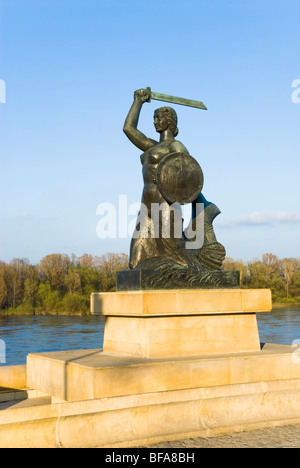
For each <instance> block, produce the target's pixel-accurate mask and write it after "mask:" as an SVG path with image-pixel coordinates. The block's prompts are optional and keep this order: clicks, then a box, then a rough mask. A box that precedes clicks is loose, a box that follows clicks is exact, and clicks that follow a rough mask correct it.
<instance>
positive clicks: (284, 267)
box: [223, 253, 300, 303]
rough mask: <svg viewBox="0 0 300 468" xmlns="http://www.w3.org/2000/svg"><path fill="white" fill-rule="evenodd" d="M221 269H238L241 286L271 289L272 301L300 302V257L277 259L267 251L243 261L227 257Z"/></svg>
mask: <svg viewBox="0 0 300 468" xmlns="http://www.w3.org/2000/svg"><path fill="white" fill-rule="evenodd" d="M223 269H224V270H239V271H240V272H241V286H242V288H249V289H257V288H267V289H271V291H272V297H273V302H277V303H278V302H279V303H300V258H284V259H279V258H278V257H277V256H276V255H273V254H271V253H268V254H265V255H263V256H262V259H261V260H252V261H251V262H248V263H244V262H243V261H242V260H238V261H236V260H233V259H232V258H228V257H227V258H226V259H225V261H224V263H223Z"/></svg>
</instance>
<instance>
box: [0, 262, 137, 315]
mask: <svg viewBox="0 0 300 468" xmlns="http://www.w3.org/2000/svg"><path fill="white" fill-rule="evenodd" d="M128 268H129V266H128V256H127V255H125V254H112V253H108V254H106V255H103V256H101V257H93V256H92V255H87V254H85V255H82V256H81V257H79V258H77V257H76V256H75V255H72V256H71V257H69V256H68V255H61V254H52V255H47V256H46V257H44V258H43V259H42V260H41V262H40V263H39V264H38V265H30V264H29V262H28V260H26V259H14V260H12V261H11V262H10V263H4V262H1V261H0V312H2V313H9V314H15V315H23V314H24V315H25V314H26V315H27V314H36V315H40V314H88V313H89V305H90V295H91V293H92V292H109V291H114V290H115V284H116V272H117V271H118V270H122V269H128Z"/></svg>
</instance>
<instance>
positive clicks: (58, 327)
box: [0, 316, 104, 365]
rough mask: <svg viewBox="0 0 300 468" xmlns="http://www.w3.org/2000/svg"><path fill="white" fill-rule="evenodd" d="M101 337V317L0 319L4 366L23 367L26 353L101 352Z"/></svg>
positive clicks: (102, 325)
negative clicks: (18, 365) (19, 365)
mask: <svg viewBox="0 0 300 468" xmlns="http://www.w3.org/2000/svg"><path fill="white" fill-rule="evenodd" d="M103 334H104V320H103V318H102V317H96V316H92V317H91V316H87V317H80V316H78V317H77V316H21V317H3V316H2V317H1V316H0V340H3V341H4V342H5V355H6V356H5V357H6V365H16V364H25V363H26V356H27V354H28V353H40V352H45V351H63V350H66V349H95V348H101V347H102V344H103ZM0 365H1V364H0Z"/></svg>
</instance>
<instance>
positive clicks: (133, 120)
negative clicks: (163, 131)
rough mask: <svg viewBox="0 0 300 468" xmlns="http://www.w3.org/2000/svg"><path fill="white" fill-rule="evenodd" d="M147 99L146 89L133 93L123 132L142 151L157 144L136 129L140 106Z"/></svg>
mask: <svg viewBox="0 0 300 468" xmlns="http://www.w3.org/2000/svg"><path fill="white" fill-rule="evenodd" d="M148 99H149V92H148V91H147V90H146V89H139V90H138V91H135V93H134V101H133V104H132V106H131V108H130V111H129V112H128V115H127V117H126V120H125V123H124V127H123V131H124V133H125V135H126V136H127V137H128V138H129V140H130V141H131V142H132V143H133V144H134V145H135V146H137V147H138V148H139V149H141V150H142V151H147V150H148V149H149V148H152V146H154V145H156V144H157V141H155V140H151V139H150V138H148V137H147V136H146V135H144V134H143V133H142V132H140V131H139V130H138V129H137V125H138V121H139V116H140V112H141V108H142V105H143V104H144V102H147V101H148Z"/></svg>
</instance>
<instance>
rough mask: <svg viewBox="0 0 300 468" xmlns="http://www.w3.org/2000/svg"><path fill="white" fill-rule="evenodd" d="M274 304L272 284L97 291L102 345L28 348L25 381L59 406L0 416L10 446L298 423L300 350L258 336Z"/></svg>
mask: <svg viewBox="0 0 300 468" xmlns="http://www.w3.org/2000/svg"><path fill="white" fill-rule="evenodd" d="M271 308H272V304H271V293H270V291H268V290H241V289H233V290H228V289H224V290H169V291H134V292H133V291H132V292H116V293H99V294H92V297H91V311H92V313H93V314H100V315H104V316H105V317H106V325H105V338H104V347H103V349H95V350H87V349H85V350H75V351H74V350H73V351H72V350H67V351H60V352H51V353H39V354H30V355H28V357H27V367H26V371H27V387H28V388H31V389H34V390H36V391H38V392H40V393H42V394H47V395H50V396H51V397H52V404H51V405H46V406H44V407H34V406H33V407H32V408H30V407H24V408H20V409H17V410H14V409H10V410H7V411H5V412H2V414H1V411H0V446H1V447H7V446H11V447H18V446H20V447H55V446H56V447H57V446H58V447H110V448H113V447H138V446H145V444H148V443H155V442H162V441H170V440H179V439H181V438H187V437H197V436H201V437H203V436H204V437H207V436H211V435H217V434H222V433H231V432H233V431H242V430H252V429H257V428H262V427H270V426H272V425H284V424H293V423H299V421H300V362H299V359H298V351H297V350H296V351H295V348H293V347H290V346H283V345H272V344H265V345H261V344H260V343H259V335H258V329H257V323H256V314H257V313H259V312H266V311H270V310H271ZM295 352H297V354H295ZM146 446H147V445H146Z"/></svg>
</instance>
